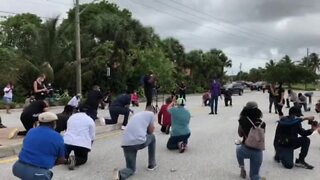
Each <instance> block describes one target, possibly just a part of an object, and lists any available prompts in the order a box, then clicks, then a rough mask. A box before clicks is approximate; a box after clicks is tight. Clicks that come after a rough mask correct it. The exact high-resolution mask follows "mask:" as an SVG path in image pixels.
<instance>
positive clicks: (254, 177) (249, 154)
mask: <svg viewBox="0 0 320 180" xmlns="http://www.w3.org/2000/svg"><path fill="white" fill-rule="evenodd" d="M236 152H237V159H238V163H239V166H240V167H244V159H250V179H251V180H260V179H261V177H260V175H259V171H260V167H261V164H262V159H263V155H262V151H261V150H256V149H251V148H248V147H246V146H245V145H239V146H237V150H236Z"/></svg>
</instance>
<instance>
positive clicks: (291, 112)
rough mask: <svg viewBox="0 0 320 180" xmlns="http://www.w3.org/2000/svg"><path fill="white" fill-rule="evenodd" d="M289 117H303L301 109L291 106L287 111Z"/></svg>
mask: <svg viewBox="0 0 320 180" xmlns="http://www.w3.org/2000/svg"><path fill="white" fill-rule="evenodd" d="M289 115H294V116H297V117H301V116H303V114H302V112H301V109H300V108H299V107H296V106H293V107H292V108H290V109H289Z"/></svg>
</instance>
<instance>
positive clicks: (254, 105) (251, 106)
mask: <svg viewBox="0 0 320 180" xmlns="http://www.w3.org/2000/svg"><path fill="white" fill-rule="evenodd" d="M245 108H247V109H255V108H258V104H257V103H256V102H255V101H249V102H247V104H246V106H245Z"/></svg>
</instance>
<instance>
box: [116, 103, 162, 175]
mask: <svg viewBox="0 0 320 180" xmlns="http://www.w3.org/2000/svg"><path fill="white" fill-rule="evenodd" d="M155 113H156V109H155V107H153V106H147V108H146V110H145V111H141V112H138V113H136V114H135V115H133V116H132V118H131V119H130V121H129V123H128V125H127V128H126V129H125V130H124V133H123V136H122V148H123V152H124V157H125V159H126V168H124V169H121V170H120V171H118V169H114V174H113V176H114V177H113V179H114V180H125V179H127V178H129V177H130V176H132V175H133V174H134V172H135V171H136V158H137V152H138V151H139V150H141V149H143V148H145V147H147V146H148V158H149V160H148V167H147V169H148V170H150V171H153V170H155V169H156V167H157V163H156V159H155V153H156V138H155V136H154V134H153V132H154V129H155V127H154V121H155Z"/></svg>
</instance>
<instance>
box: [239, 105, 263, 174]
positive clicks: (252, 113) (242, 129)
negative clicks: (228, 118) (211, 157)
mask: <svg viewBox="0 0 320 180" xmlns="http://www.w3.org/2000/svg"><path fill="white" fill-rule="evenodd" d="M261 118H262V112H261V110H260V109H259V108H258V104H257V103H256V102H253V101H250V102H248V103H247V104H246V106H245V107H244V108H243V109H242V111H241V113H240V119H239V127H238V134H239V136H240V137H242V138H243V140H242V143H241V144H240V145H238V146H237V150H236V154H237V159H238V163H239V167H240V177H242V178H244V179H245V178H246V176H247V174H246V170H245V165H244V159H250V179H251V180H260V179H264V178H262V177H260V175H259V172H260V167H261V164H262V160H263V153H262V150H260V149H255V148H251V147H248V146H247V145H246V144H245V142H246V139H247V138H248V135H249V132H250V131H251V128H254V127H253V124H254V125H255V126H260V127H261V128H263V129H264V130H265V128H266V124H265V123H264V122H263V121H262V120H261Z"/></svg>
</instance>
